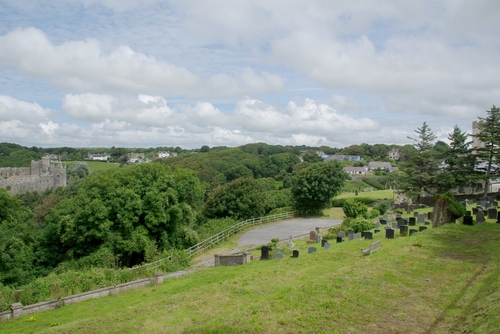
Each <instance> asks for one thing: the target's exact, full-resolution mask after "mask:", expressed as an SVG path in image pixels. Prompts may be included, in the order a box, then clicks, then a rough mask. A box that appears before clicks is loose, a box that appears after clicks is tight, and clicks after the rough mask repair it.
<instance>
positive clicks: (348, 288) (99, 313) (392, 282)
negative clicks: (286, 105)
mask: <svg viewBox="0 0 500 334" xmlns="http://www.w3.org/2000/svg"><path fill="white" fill-rule="evenodd" d="M382 234H383V233H378V234H375V237H376V239H381V240H382V247H381V250H380V251H378V252H376V253H374V254H371V255H369V256H362V255H361V252H360V249H361V248H366V247H368V246H369V244H370V241H369V240H363V241H350V242H344V243H342V244H336V243H333V244H332V247H331V248H330V249H328V250H322V249H318V251H317V252H316V253H314V254H307V248H306V247H308V246H310V245H305V244H304V242H300V243H299V246H298V248H299V249H300V256H299V258H297V259H292V258H290V257H289V256H285V258H283V259H281V260H270V261H252V262H251V263H249V264H247V265H244V266H238V267H215V268H209V269H204V270H201V271H199V272H196V273H193V274H190V275H188V276H185V277H182V278H177V279H168V280H166V281H165V282H164V283H163V284H162V285H159V286H154V287H149V288H144V289H139V290H134V291H130V292H125V293H122V294H119V295H116V296H110V297H104V298H101V299H95V300H89V301H85V302H82V303H79V304H75V305H71V306H66V307H62V308H61V309H58V310H54V311H48V312H42V313H37V314H34V315H32V316H31V317H30V316H24V317H21V318H18V319H14V320H8V321H4V322H1V323H0V332H2V333H37V332H43V333H138V332H141V333H375V334H377V333H384V334H385V333H498V328H500V303H499V302H498V301H499V300H500V280H499V279H500V266H499V263H500V262H499V260H500V247H498V244H499V242H500V225H498V224H493V223H490V222H489V223H486V224H484V225H481V226H463V225H455V224H453V225H447V226H443V227H440V228H437V229H431V230H427V231H423V232H421V233H420V234H418V235H417V236H412V237H399V236H398V237H396V238H395V239H394V240H386V239H385V238H384V236H383V235H382ZM271 237H272V236H270V238H271ZM316 246H317V245H316ZM286 251H287V252H288V253H289V252H290V251H291V250H289V249H286Z"/></svg>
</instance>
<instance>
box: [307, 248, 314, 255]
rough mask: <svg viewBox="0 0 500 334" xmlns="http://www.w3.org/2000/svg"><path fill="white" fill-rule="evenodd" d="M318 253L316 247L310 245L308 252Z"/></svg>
mask: <svg viewBox="0 0 500 334" xmlns="http://www.w3.org/2000/svg"><path fill="white" fill-rule="evenodd" d="M311 253H316V247H309V248H308V249H307V254H311Z"/></svg>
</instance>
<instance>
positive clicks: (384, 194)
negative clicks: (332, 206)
mask: <svg viewBox="0 0 500 334" xmlns="http://www.w3.org/2000/svg"><path fill="white" fill-rule="evenodd" d="M396 196H397V195H396ZM356 197H368V198H374V199H384V198H387V199H392V198H393V191H392V190H375V191H360V192H359V194H358V196H356V194H355V193H353V192H349V193H342V194H340V195H338V196H336V197H335V198H356Z"/></svg>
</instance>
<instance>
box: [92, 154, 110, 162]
mask: <svg viewBox="0 0 500 334" xmlns="http://www.w3.org/2000/svg"><path fill="white" fill-rule="evenodd" d="M88 159H89V160H98V161H108V159H109V155H107V154H106V153H104V154H90V153H89V155H88Z"/></svg>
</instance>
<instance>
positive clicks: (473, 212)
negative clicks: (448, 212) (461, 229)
mask: <svg viewBox="0 0 500 334" xmlns="http://www.w3.org/2000/svg"><path fill="white" fill-rule="evenodd" d="M477 210H478V208H477V207H476V208H472V214H473V215H475V214H476V213H477Z"/></svg>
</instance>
